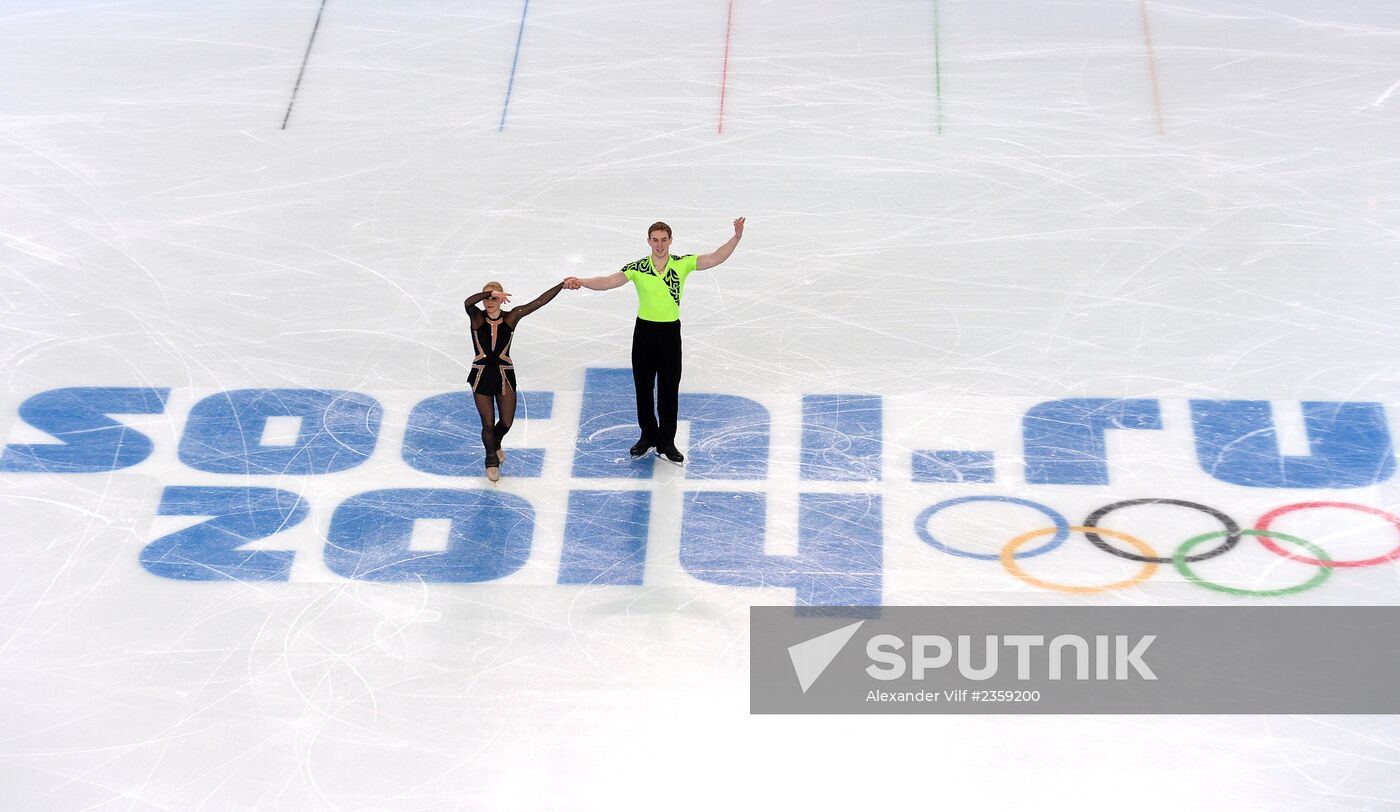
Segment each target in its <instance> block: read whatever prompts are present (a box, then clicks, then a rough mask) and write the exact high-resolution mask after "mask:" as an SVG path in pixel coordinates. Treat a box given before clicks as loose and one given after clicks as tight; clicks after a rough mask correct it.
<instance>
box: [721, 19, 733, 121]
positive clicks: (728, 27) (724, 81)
mask: <svg viewBox="0 0 1400 812" xmlns="http://www.w3.org/2000/svg"><path fill="white" fill-rule="evenodd" d="M733 28H734V0H729V15H728V17H727V18H726V19H725V22H724V67H723V68H722V69H721V70H720V76H719V134H720V135H724V92H725V90H726V89H727V88H728V87H729V32H730V31H732V30H733Z"/></svg>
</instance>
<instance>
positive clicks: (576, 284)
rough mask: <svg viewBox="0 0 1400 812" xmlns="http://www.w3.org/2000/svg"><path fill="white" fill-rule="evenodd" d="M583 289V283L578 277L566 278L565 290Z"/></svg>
mask: <svg viewBox="0 0 1400 812" xmlns="http://www.w3.org/2000/svg"><path fill="white" fill-rule="evenodd" d="M581 287H583V283H582V282H580V281H578V277H577V276H568V277H565V278H564V289H565V290H578V289H579V288H581Z"/></svg>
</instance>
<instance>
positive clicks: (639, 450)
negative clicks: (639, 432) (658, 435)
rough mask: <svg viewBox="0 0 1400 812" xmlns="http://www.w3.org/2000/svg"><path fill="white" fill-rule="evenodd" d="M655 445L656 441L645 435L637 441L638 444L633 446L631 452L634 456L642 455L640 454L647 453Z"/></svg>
mask: <svg viewBox="0 0 1400 812" xmlns="http://www.w3.org/2000/svg"><path fill="white" fill-rule="evenodd" d="M655 446H656V443H653V442H652V441H651V440H648V439H647V438H646V437H643V438H642V439H640V440H638V441H637V444H636V445H634V446H632V449H631V452H630V453H631V454H632V456H634V457H640V456H642V455H643V454H645V453H647V452H648V451H650V450H651V449H652V448H654V447H655Z"/></svg>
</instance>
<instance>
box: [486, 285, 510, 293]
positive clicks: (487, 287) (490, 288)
mask: <svg viewBox="0 0 1400 812" xmlns="http://www.w3.org/2000/svg"><path fill="white" fill-rule="evenodd" d="M488 290H499V291H500V292H501V293H505V292H506V289H505V288H503V287H501V283H500V282H487V283H486V284H484V285H482V286H481V292H482V293H485V292H486V291H488Z"/></svg>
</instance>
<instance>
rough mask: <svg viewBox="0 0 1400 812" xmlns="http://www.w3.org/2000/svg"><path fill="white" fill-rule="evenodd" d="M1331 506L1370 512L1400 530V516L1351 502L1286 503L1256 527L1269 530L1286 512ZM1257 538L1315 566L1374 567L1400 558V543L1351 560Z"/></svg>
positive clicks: (1290, 557)
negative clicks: (1293, 549) (1372, 555)
mask: <svg viewBox="0 0 1400 812" xmlns="http://www.w3.org/2000/svg"><path fill="white" fill-rule="evenodd" d="M1329 507H1330V508H1342V509H1344V510H1358V511H1361V512H1362V513H1369V514H1371V515H1373V516H1380V517H1381V518H1383V519H1385V520H1386V521H1388V522H1390V523H1391V525H1392V526H1394V527H1395V529H1396V530H1397V531H1400V517H1397V516H1394V515H1392V514H1390V513H1386V512H1385V511H1384V510H1381V509H1379V508H1373V507H1367V506H1366V505H1357V504H1353V503H1351V502H1298V503H1296V504H1292V505H1284V506H1283V507H1281V508H1274V509H1273V510H1271V511H1269V512H1268V513H1265V514H1264V515H1263V516H1260V517H1259V521H1257V522H1255V523H1254V529H1255V530H1261V531H1267V530H1268V529H1269V525H1270V524H1272V523H1273V521H1274V519H1277V518H1278V517H1279V516H1282V515H1283V514H1285V513H1292V512H1293V511H1295V510H1310V509H1312V508H1329ZM1256 538H1258V539H1259V543H1260V544H1263V545H1264V546H1265V547H1266V548H1268V549H1269V551H1270V552H1273V553H1277V554H1278V555H1281V556H1283V557H1284V558H1289V559H1292V560H1294V561H1300V562H1302V563H1304V564H1312V565H1313V566H1314V567H1374V566H1375V565H1377V564H1384V563H1385V562H1387V561H1394V560H1395V559H1397V558H1400V545H1397V546H1396V547H1395V549H1393V550H1391V551H1390V552H1388V553H1386V554H1385V555H1379V556H1376V557H1375V558H1366V559H1359V560H1351V561H1323V560H1321V559H1318V558H1309V557H1307V556H1305V555H1298V554H1297V553H1292V552H1289V551H1288V550H1285V549H1284V548H1282V547H1280V546H1279V544H1278V542H1276V541H1275V540H1273V539H1271V538H1269V537H1267V536H1257V537H1256Z"/></svg>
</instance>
